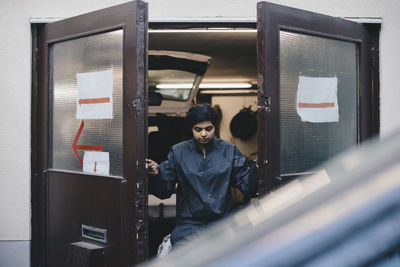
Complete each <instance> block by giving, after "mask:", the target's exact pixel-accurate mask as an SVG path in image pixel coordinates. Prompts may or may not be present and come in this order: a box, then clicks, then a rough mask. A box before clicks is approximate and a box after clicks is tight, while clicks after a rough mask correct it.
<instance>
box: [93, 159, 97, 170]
mask: <svg viewBox="0 0 400 267" xmlns="http://www.w3.org/2000/svg"><path fill="white" fill-rule="evenodd" d="M96 167H97V161H95V162H94V172H96Z"/></svg>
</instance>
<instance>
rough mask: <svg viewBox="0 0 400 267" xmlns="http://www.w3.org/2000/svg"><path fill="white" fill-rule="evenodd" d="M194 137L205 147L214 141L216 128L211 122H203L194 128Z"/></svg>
mask: <svg viewBox="0 0 400 267" xmlns="http://www.w3.org/2000/svg"><path fill="white" fill-rule="evenodd" d="M192 132H193V137H194V139H195V140H196V141H197V142H199V144H200V145H205V144H207V143H208V142H210V140H211V139H213V137H214V134H215V127H214V125H213V124H212V122H211V121H202V122H199V123H196V124H195V125H194V126H193V128H192Z"/></svg>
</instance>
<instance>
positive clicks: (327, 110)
mask: <svg viewBox="0 0 400 267" xmlns="http://www.w3.org/2000/svg"><path fill="white" fill-rule="evenodd" d="M337 84H338V79H337V77H329V78H321V77H305V76H300V77H299V85H298V89H297V102H296V108H297V114H299V116H300V118H301V120H302V121H307V122H316V123H318V122H338V121H339V107H338V101H337Z"/></svg>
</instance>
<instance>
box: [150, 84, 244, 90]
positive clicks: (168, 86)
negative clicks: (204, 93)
mask: <svg viewBox="0 0 400 267" xmlns="http://www.w3.org/2000/svg"><path fill="white" fill-rule="evenodd" d="M251 86H252V85H251V84H250V83H202V84H200V86H199V88H205V89H212V88H218V89H221V88H234V89H237V88H251ZM192 87H193V84H191V83H177V84H168V83H165V84H162V83H160V84H157V85H156V88H158V89H190V88H192Z"/></svg>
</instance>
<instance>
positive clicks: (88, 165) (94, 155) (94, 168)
mask: <svg viewBox="0 0 400 267" xmlns="http://www.w3.org/2000/svg"><path fill="white" fill-rule="evenodd" d="M83 172H88V173H94V174H103V175H109V174H110V154H109V153H108V152H99V151H85V154H84V156H83Z"/></svg>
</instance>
